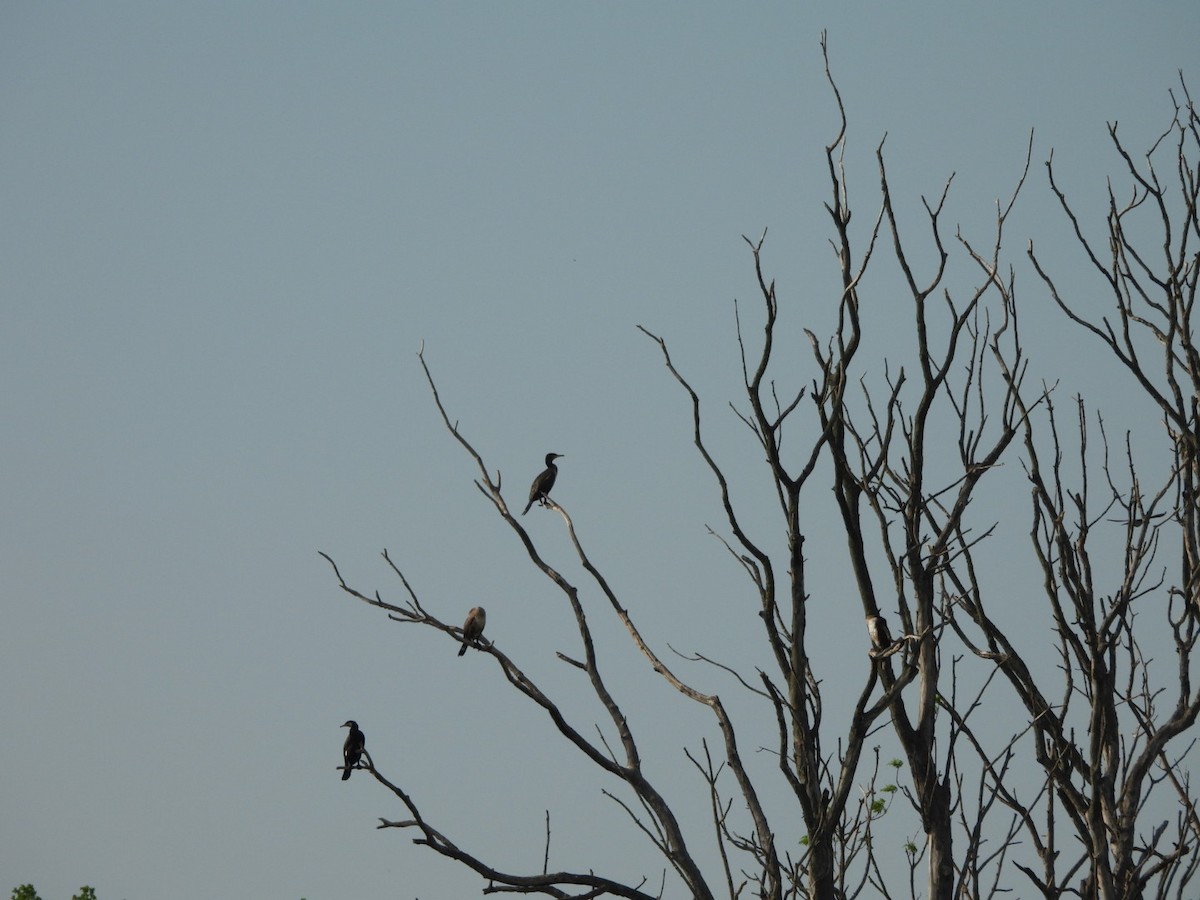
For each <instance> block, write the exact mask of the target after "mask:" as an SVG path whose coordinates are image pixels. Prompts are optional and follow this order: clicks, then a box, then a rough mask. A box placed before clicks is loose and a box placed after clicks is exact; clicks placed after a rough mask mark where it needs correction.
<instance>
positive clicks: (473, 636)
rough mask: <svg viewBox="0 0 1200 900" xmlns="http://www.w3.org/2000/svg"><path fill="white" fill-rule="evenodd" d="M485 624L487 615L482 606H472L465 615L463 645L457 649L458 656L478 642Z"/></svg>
mask: <svg viewBox="0 0 1200 900" xmlns="http://www.w3.org/2000/svg"><path fill="white" fill-rule="evenodd" d="M486 624H487V613H486V612H485V611H484V609H483V607H482V606H474V607H472V608H471V611H470V612H469V613H467V621H465V622H463V645H462V646H461V647H459V648H458V655H459V656H462V655H463V654H464V653H466V652H467V647H469V646H471V644H473V643H474V642H475V641H477V640H479V636H480V635H481V634H483V626H484V625H486Z"/></svg>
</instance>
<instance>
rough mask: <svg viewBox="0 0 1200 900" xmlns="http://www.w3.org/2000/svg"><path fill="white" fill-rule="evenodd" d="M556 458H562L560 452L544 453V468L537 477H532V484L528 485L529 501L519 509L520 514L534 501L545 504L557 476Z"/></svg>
mask: <svg viewBox="0 0 1200 900" xmlns="http://www.w3.org/2000/svg"><path fill="white" fill-rule="evenodd" d="M556 459H562V454H561V453H547V454H546V468H545V469H543V470H542V473H541V474H540V475H538V477H537V478H535V479H533V484H532V485H530V487H529V502H528V503H526V504H525V508H524V509H523V510H521V515H525V513H527V512H529V507H531V506H533V504H534V501H537V502H538V503H540V504H542V506H545V505H546V498H547V497H549V496H550V488H552V487H554V481H555V479H556V478H558V466H556V465H555V464H554V461H555V460H556Z"/></svg>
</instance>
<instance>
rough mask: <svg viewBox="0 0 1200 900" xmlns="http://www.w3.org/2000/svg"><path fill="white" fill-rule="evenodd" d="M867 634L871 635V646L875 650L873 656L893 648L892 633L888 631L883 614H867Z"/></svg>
mask: <svg viewBox="0 0 1200 900" xmlns="http://www.w3.org/2000/svg"><path fill="white" fill-rule="evenodd" d="M867 634H869V635H870V636H871V646H872V647H873V648H874V651H875V652H874V653H872V654H871V655H872V656H874V655H876V654H879V653H882V652H883V651H885V650H889V649H891V646H892V643H893V641H892V633H891V632H890V631H888V626H887V622H885V621H884V620H883V616H867Z"/></svg>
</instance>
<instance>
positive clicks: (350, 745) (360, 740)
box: [342, 719, 367, 781]
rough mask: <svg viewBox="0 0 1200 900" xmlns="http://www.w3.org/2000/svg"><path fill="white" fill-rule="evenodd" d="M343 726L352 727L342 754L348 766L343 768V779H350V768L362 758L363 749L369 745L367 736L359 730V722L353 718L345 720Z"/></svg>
mask: <svg viewBox="0 0 1200 900" xmlns="http://www.w3.org/2000/svg"><path fill="white" fill-rule="evenodd" d="M342 727H343V728H349V729H350V733H349V734H348V735H346V743H344V744H343V745H342V756H343V757H344V758H345V760H346V767H345V768H344V769H343V770H342V781H348V780H349V779H350V770H351V769H353V768H354V767H355V766H357V765H358V761H359V760H360V759H362V755H363V750H364V749H365V748H366V746H367V736H366V735H365V734H363V733H362V732H361V731H359V730H358V723H357V722H355V721H354V720H353V719H349V720H347V721H346V722H344V723H343V724H342Z"/></svg>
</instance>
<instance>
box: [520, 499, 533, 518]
mask: <svg viewBox="0 0 1200 900" xmlns="http://www.w3.org/2000/svg"><path fill="white" fill-rule="evenodd" d="M531 506H533V501H532V500H530V501H529V502H528V503H526V504H525V508H524V509H523V510H521V515H525V513H527V512H529V507H531Z"/></svg>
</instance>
